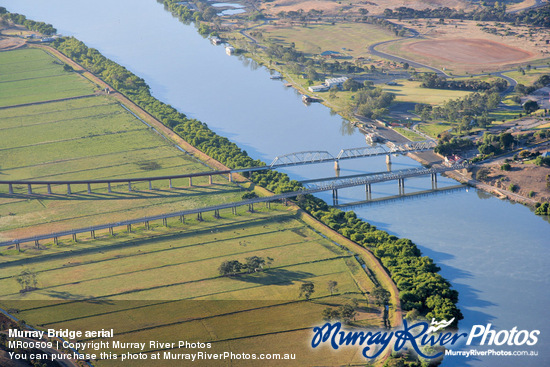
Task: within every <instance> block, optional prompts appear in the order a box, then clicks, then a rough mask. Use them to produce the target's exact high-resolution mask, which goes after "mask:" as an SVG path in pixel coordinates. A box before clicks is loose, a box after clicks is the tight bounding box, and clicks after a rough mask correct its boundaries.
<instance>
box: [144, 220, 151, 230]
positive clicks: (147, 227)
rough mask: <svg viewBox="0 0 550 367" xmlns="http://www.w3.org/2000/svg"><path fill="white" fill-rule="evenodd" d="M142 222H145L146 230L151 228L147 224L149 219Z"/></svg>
mask: <svg viewBox="0 0 550 367" xmlns="http://www.w3.org/2000/svg"><path fill="white" fill-rule="evenodd" d="M144 224H145V229H146V230H149V229H150V228H151V227H150V226H149V221H148V220H146V221H145V223H144Z"/></svg>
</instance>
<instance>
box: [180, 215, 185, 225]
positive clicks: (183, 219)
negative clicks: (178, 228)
mask: <svg viewBox="0 0 550 367" xmlns="http://www.w3.org/2000/svg"><path fill="white" fill-rule="evenodd" d="M180 222H181V223H182V224H183V223H185V216H184V215H180Z"/></svg>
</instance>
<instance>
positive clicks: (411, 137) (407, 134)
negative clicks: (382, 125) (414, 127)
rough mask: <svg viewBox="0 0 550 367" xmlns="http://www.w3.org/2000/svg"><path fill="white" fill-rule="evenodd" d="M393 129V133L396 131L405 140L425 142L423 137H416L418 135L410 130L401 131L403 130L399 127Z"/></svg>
mask: <svg viewBox="0 0 550 367" xmlns="http://www.w3.org/2000/svg"><path fill="white" fill-rule="evenodd" d="M393 129H394V130H395V131H397V132H398V133H399V134H401V135H403V136H405V137H406V138H407V139H409V140H411V141H422V140H426V139H425V138H424V137H423V136H421V135H418V134H416V133H414V132H412V131H411V130H408V129H403V128H400V127H394V128H393Z"/></svg>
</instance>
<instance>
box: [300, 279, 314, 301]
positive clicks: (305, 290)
mask: <svg viewBox="0 0 550 367" xmlns="http://www.w3.org/2000/svg"><path fill="white" fill-rule="evenodd" d="M314 292H315V284H313V283H312V282H305V283H302V284H301V285H300V296H299V297H302V296H304V297H305V299H306V300H309V299H310V297H311V295H312V294H313V293H314Z"/></svg>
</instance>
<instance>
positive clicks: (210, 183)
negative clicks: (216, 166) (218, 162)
mask: <svg viewBox="0 0 550 367" xmlns="http://www.w3.org/2000/svg"><path fill="white" fill-rule="evenodd" d="M208 184H209V185H212V175H210V176H208Z"/></svg>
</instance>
